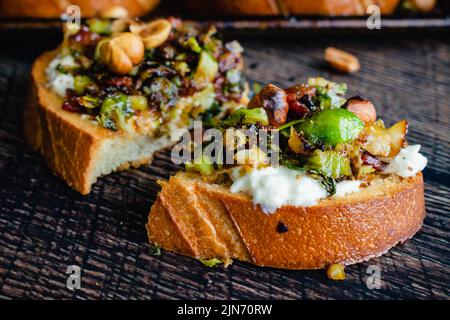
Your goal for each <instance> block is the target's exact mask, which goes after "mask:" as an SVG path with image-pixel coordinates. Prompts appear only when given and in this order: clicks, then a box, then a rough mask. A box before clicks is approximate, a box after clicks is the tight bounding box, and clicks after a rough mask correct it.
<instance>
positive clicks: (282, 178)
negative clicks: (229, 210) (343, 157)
mask: <svg viewBox="0 0 450 320" xmlns="http://www.w3.org/2000/svg"><path fill="white" fill-rule="evenodd" d="M232 179H234V182H233V184H232V185H231V187H230V191H231V192H232V193H238V192H244V193H247V194H249V195H250V196H252V198H253V203H254V204H255V205H257V204H259V205H260V206H261V208H262V210H263V211H264V212H265V213H273V212H275V211H276V210H277V209H278V208H280V207H282V206H283V205H293V206H304V207H307V206H312V205H315V204H317V202H318V200H320V199H323V198H326V197H327V196H328V193H327V191H326V190H325V188H324V187H323V186H322V185H321V184H320V182H319V181H318V180H316V179H313V178H311V177H310V176H308V175H305V174H304V173H301V172H299V171H296V170H292V169H288V168H286V167H282V166H281V167H266V168H262V169H253V170H252V171H251V172H249V173H248V174H246V175H244V176H242V177H239V176H238V175H236V172H234V171H233V174H232ZM360 184H361V181H344V182H340V183H337V185H336V196H343V195H345V194H348V193H351V192H355V191H359V186H360Z"/></svg>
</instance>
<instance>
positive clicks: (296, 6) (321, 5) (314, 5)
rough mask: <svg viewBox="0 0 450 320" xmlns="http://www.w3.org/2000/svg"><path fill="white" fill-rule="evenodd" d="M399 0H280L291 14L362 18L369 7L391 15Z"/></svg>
mask: <svg viewBox="0 0 450 320" xmlns="http://www.w3.org/2000/svg"><path fill="white" fill-rule="evenodd" d="M399 2H400V0H315V1H297V0H282V3H284V6H285V10H286V11H287V12H289V13H291V14H311V15H324V16H363V15H366V14H367V12H366V10H367V8H368V6H369V5H377V6H379V7H380V11H381V14H392V13H393V12H394V10H395V8H396V7H397V5H398V4H399Z"/></svg>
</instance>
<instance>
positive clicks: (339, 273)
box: [327, 263, 345, 280]
mask: <svg viewBox="0 0 450 320" xmlns="http://www.w3.org/2000/svg"><path fill="white" fill-rule="evenodd" d="M327 276H328V278H329V279H331V280H345V268H344V266H343V265H342V264H338V263H334V264H332V265H330V266H329V267H328V269H327Z"/></svg>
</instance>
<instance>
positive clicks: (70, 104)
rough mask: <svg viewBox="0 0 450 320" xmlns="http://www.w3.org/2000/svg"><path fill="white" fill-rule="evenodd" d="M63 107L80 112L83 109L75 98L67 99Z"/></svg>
mask: <svg viewBox="0 0 450 320" xmlns="http://www.w3.org/2000/svg"><path fill="white" fill-rule="evenodd" d="M62 109H63V110H66V111H70V112H78V113H81V112H82V111H83V108H82V106H81V105H80V104H79V102H77V101H75V100H72V99H70V100H66V101H64V103H63V104H62Z"/></svg>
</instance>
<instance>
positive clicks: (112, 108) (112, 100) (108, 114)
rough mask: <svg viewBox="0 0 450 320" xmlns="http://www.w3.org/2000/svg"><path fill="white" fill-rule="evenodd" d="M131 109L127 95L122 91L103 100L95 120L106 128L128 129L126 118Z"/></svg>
mask: <svg viewBox="0 0 450 320" xmlns="http://www.w3.org/2000/svg"><path fill="white" fill-rule="evenodd" d="M132 111H133V110H132V109H131V102H130V99H129V97H128V96H126V95H125V94H123V93H118V94H114V95H112V96H109V97H107V98H106V99H105V100H103V103H102V106H101V108H100V114H99V115H98V117H97V121H98V122H99V123H100V124H101V125H102V126H103V127H105V128H106V129H110V130H113V131H117V130H119V129H123V130H125V131H128V124H127V121H126V120H127V118H128V117H129V116H130V115H131V113H132Z"/></svg>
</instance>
